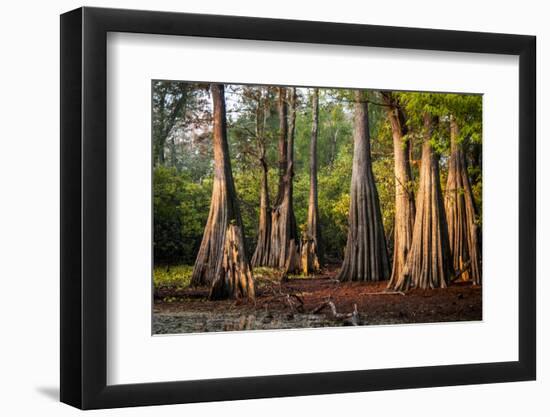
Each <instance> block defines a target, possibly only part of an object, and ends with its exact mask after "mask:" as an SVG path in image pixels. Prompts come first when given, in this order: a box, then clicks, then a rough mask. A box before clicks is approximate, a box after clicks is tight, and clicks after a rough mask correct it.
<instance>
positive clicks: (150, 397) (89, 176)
mask: <svg viewBox="0 0 550 417" xmlns="http://www.w3.org/2000/svg"><path fill="white" fill-rule="evenodd" d="M108 32H131V33H147V34H162V35H186V36H199V37H216V38H235V39H253V40H266V41H285V42H304V43H320V44H333V45H356V46H371V47H382V48H402V49H420V50H440V51H456V52H476V53H490V54H506V55H516V56H519V103H518V109H519V110H518V111H519V132H518V138H519V155H518V158H519V242H518V243H519V277H520V280H519V294H518V297H519V351H518V352H519V360H518V361H514V362H496V363H477V364H467V365H445V366H424V367H412V368H397V369H376V370H357V371H345V372H326V373H309V374H292V375H273V376H255V377H240V378H229V379H209V380H199V381H175V382H162V383H142V384H131V385H113V386H109V385H107V383H106V380H107V378H106V376H107V335H106V333H107V332H106V329H107V308H106V307H107V305H106V299H107V273H106V270H107V268H106V258H107V251H106V245H107V180H108V178H107V135H106V132H107V130H106V127H107V110H106V93H107V82H106V81H107V79H106V76H107V74H106V59H107V58H106V55H107V54H106V44H107V42H106V39H107V33H108ZM535 45H536V38H535V37H534V36H523V35H509V34H493V33H478V32H460V31H448V30H431V29H414V28H403V27H387V26H371V25H356V24H341V23H322V22H311V21H296V20H276V19H265V18H261V19H260V18H251V17H233V16H216V15H199V14H184V13H169V12H152V11H136V10H119V9H102V8H88V7H84V8H79V9H77V10H73V11H71V12H68V13H65V14H63V15H61V54H60V56H61V310H60V314H61V401H62V402H64V403H67V404H70V405H72V406H75V407H78V408H82V409H94V408H111V407H124V406H143V405H156V404H174V403H191V402H202V401H219V400H238V399H251V398H265V397H282V396H299V395H314V394H330V393H344V392H358V391H376V390H388V389H403V388H423V387H435V386H450V385H463V384H482V383H496V382H507V381H525V380H534V379H535V377H536V314H535V310H536V296H535V295H536V294H535V292H536V285H535V280H536V269H535V257H536V188H535V182H536V157H535V156H536V145H535V122H536V120H535V114H536V112H535V109H536V92H535V86H536V81H535V80H536V76H535V75H536V70H535V67H536V55H535V54H536V52H535V51H536V47H535Z"/></svg>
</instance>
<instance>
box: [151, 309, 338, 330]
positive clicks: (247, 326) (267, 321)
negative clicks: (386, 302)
mask: <svg viewBox="0 0 550 417" xmlns="http://www.w3.org/2000/svg"><path fill="white" fill-rule="evenodd" d="M344 325H346V323H345V322H342V321H338V320H333V319H331V318H329V317H327V316H326V315H324V314H302V313H295V314H291V313H269V312H255V313H252V314H243V313H231V312H226V313H223V314H221V313H208V312H182V313H172V314H165V313H160V314H158V313H155V314H153V334H174V333H202V332H222V331H232V330H268V329H301V328H312V327H313V328H315V327H329V326H330V327H336V326H344Z"/></svg>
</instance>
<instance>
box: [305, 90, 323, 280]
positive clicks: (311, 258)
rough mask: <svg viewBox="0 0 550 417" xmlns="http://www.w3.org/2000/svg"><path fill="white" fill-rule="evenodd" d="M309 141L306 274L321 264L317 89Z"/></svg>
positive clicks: (313, 100) (312, 109)
mask: <svg viewBox="0 0 550 417" xmlns="http://www.w3.org/2000/svg"><path fill="white" fill-rule="evenodd" d="M311 114H312V120H311V142H310V146H309V204H308V211H307V231H306V235H305V236H304V237H303V238H302V272H303V273H304V274H306V275H309V274H310V273H315V272H318V271H319V269H320V266H321V256H322V247H321V228H320V225H319V202H318V193H317V138H318V134H319V132H318V131H319V90H318V89H317V88H314V89H313V92H312V94H311Z"/></svg>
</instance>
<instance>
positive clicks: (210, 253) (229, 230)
mask: <svg viewBox="0 0 550 417" xmlns="http://www.w3.org/2000/svg"><path fill="white" fill-rule="evenodd" d="M211 93H212V103H213V107H214V112H213V119H214V128H213V135H212V142H213V150H214V184H213V188H212V201H211V203H210V212H209V214H208V220H207V223H206V227H205V229H204V234H203V238H202V243H201V247H200V249H199V253H198V255H197V259H196V261H195V267H194V268H193V275H192V277H191V283H192V285H211V288H210V298H211V299H223V298H244V297H246V298H254V280H253V277H252V269H251V267H250V263H249V261H248V256H247V254H246V248H245V244H244V233H243V226H242V220H241V213H240V210H239V205H238V201H237V197H236V192H235V185H234V182H233V174H232V172H231V161H230V158H229V146H228V144H227V129H226V118H225V98H224V86H223V84H212V85H211Z"/></svg>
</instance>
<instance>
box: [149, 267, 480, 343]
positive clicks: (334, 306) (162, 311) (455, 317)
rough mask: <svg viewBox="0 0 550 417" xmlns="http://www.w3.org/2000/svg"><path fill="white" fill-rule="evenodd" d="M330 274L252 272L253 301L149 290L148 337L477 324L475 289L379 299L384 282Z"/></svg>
mask: <svg viewBox="0 0 550 417" xmlns="http://www.w3.org/2000/svg"><path fill="white" fill-rule="evenodd" d="M336 272H337V267H328V268H326V269H325V270H324V271H323V272H322V273H321V274H320V275H316V276H315V277H291V278H290V279H289V280H288V281H286V282H281V281H280V276H279V275H278V273H277V271H275V270H269V269H268V268H259V269H258V268H257V269H256V270H255V278H256V300H255V302H251V301H247V300H226V301H209V300H208V288H191V287H182V286H181V285H175V284H173V283H168V284H159V283H157V282H156V283H155V291H154V306H153V333H154V334H167V333H171V334H173V333H194V332H212V331H230V330H255V329H292V328H309V327H328V326H346V325H380V324H407V323H433V322H454V321H475V320H481V319H482V306H481V304H482V295H481V293H482V290H481V287H476V286H472V285H471V284H469V283H464V282H458V283H453V284H451V285H450V287H449V288H446V289H434V290H411V291H409V292H407V293H395V292H394V293H391V292H390V293H387V292H385V289H386V285H387V281H383V282H349V283H340V282H338V281H337V280H335V275H336Z"/></svg>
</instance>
